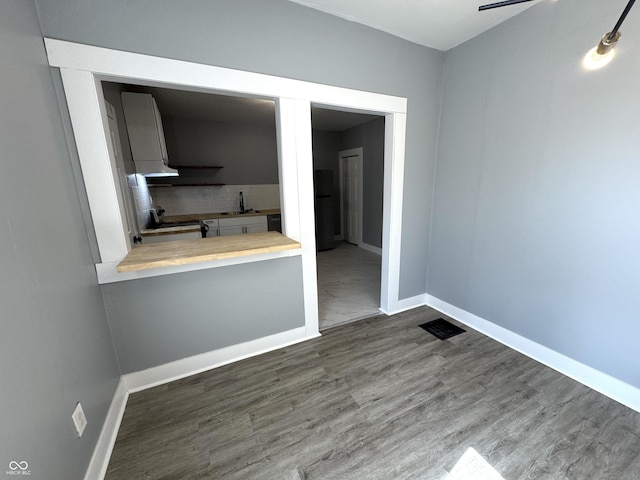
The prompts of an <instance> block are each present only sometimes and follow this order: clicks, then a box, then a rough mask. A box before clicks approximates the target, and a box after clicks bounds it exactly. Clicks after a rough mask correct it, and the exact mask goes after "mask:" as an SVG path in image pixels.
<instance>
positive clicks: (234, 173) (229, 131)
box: [162, 115, 278, 185]
mask: <svg viewBox="0 0 640 480" xmlns="http://www.w3.org/2000/svg"><path fill="white" fill-rule="evenodd" d="M162 125H163V127H164V131H165V138H166V140H167V152H168V155H169V159H170V163H171V164H172V165H208V166H221V167H223V168H221V169H219V170H217V169H197V170H181V171H180V177H179V178H175V179H172V180H171V183H173V184H180V183H197V182H198V181H203V182H205V183H224V184H226V185H264V184H275V183H278V146H277V144H276V140H277V137H276V127H275V122H274V124H273V125H271V126H269V125H260V124H257V123H249V122H218V121H212V120H202V119H193V118H180V117H174V116H167V115H163V116H162Z"/></svg>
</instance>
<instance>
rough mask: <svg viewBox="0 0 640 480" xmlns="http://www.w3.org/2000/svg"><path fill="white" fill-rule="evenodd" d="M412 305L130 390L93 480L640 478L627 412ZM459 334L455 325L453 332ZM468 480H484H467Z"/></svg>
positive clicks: (639, 419)
mask: <svg viewBox="0 0 640 480" xmlns="http://www.w3.org/2000/svg"><path fill="white" fill-rule="evenodd" d="M440 316H441V315H440V314H438V313H437V312H435V311H433V310H430V309H428V308H419V309H416V310H412V311H409V312H405V313H402V314H399V315H395V316H393V317H385V316H378V317H375V318H372V319H370V320H363V321H360V322H356V323H353V324H349V325H345V326H342V327H337V328H334V329H331V330H329V331H327V332H325V333H324V335H323V336H322V337H321V338H318V339H314V340H311V341H308V342H305V343H302V344H298V345H294V346H292V347H289V348H285V349H282V350H278V351H276V352H271V353H268V354H265V355H261V356H259V357H255V358H252V359H248V360H244V361H242V362H238V363H235V364H233V365H228V366H225V367H221V368H218V369H215V370H212V371H209V372H206V373H203V374H199V375H195V376H192V377H189V378H187V379H183V380H179V381H176V382H172V383H170V384H167V385H163V386H159V387H156V388H153V389H149V390H146V391H143V392H140V393H136V394H133V395H131V397H130V398H129V402H128V404H127V408H126V411H125V415H124V418H123V422H122V426H121V429H120V432H119V434H118V438H117V441H116V445H115V448H114V451H113V455H112V458H111V462H110V464H109V469H108V472H107V476H106V478H107V479H108V480H119V479H127V480H129V479H165V480H166V479H202V478H216V479H278V480H280V479H285V480H292V479H296V480H299V479H332V480H337V479H438V480H444V479H445V478H446V475H447V472H449V471H451V469H452V468H453V467H454V465H455V464H456V462H457V461H458V460H459V459H460V457H461V456H462V455H463V453H464V452H465V451H466V450H467V448H469V447H472V448H474V449H475V450H476V451H477V452H478V453H479V454H480V455H482V456H483V457H484V458H485V459H486V460H487V461H488V462H489V463H490V464H491V465H492V466H493V468H494V469H495V470H496V471H497V472H498V473H499V474H500V475H502V477H503V478H504V479H505V480H520V479H563V480H564V479H579V480H584V479H598V480H601V479H616V480H625V479H629V480H637V479H640V414H638V413H636V412H634V411H632V410H630V409H628V408H626V407H623V406H621V405H619V404H618V403H616V402H614V401H612V400H609V399H608V398H606V397H604V396H603V395H600V394H599V393H596V392H594V391H593V390H590V389H589V388H586V387H584V386H583V385H581V384H579V383H577V382H575V381H573V380H570V379H568V378H566V377H564V376H563V375H561V374H559V373H557V372H555V371H553V370H551V369H549V368H547V367H544V366H542V365H540V364H538V363H537V362H535V361H533V360H531V359H529V358H527V357H525V356H523V355H521V354H519V353H517V352H515V351H513V350H510V349H509V348H506V347H504V346H502V345H501V344H499V343H497V342H495V341H493V340H491V339H489V338H487V337H485V336H484V335H482V334H480V333H478V332H475V331H473V330H470V329H468V328H467V332H466V333H463V334H461V335H459V336H456V337H452V338H451V339H449V340H445V341H441V340H438V339H436V338H435V337H433V336H431V335H430V334H429V333H427V332H425V331H424V330H422V329H421V328H419V327H418V325H419V324H421V323H424V322H426V321H428V320H432V319H434V318H437V317H440ZM464 328H466V327H464ZM473 478H474V480H482V479H481V478H478V477H473Z"/></svg>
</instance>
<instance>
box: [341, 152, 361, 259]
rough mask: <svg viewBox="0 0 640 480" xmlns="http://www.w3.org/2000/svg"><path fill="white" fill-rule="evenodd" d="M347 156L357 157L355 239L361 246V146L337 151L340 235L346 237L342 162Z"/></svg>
mask: <svg viewBox="0 0 640 480" xmlns="http://www.w3.org/2000/svg"><path fill="white" fill-rule="evenodd" d="M347 157H358V163H359V165H358V167H359V168H358V190H359V193H360V202H359V207H358V238H357V239H356V241H357V245H358V246H359V247H361V246H362V212H363V210H364V205H363V201H364V199H363V197H364V192H363V187H364V180H363V175H364V174H363V168H364V161H363V148H362V147H358V148H350V149H349V150H341V151H340V152H338V166H339V169H340V172H339V174H340V235H341V236H342V238H343V239H345V238H346V234H345V230H344V222H345V217H344V163H345V159H346V158H347Z"/></svg>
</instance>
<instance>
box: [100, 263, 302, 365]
mask: <svg viewBox="0 0 640 480" xmlns="http://www.w3.org/2000/svg"><path fill="white" fill-rule="evenodd" d="M300 261H301V260H300V257H290V258H283V259H278V260H269V261H264V262H257V263H253V264H244V265H234V266H231V267H221V268H215V269H211V270H200V271H197V272H189V273H182V274H174V275H168V276H164V277H152V278H147V279H141V280H133V281H128V282H120V283H113V284H109V285H104V286H103V292H104V298H105V304H106V306H107V311H108V313H109V321H110V324H111V331H112V332H113V340H114V345H115V347H116V350H117V353H118V360H119V361H120V367H121V369H122V372H123V373H129V372H135V371H138V370H143V369H145V368H149V367H153V366H156V365H161V364H163V363H167V362H171V361H173V360H179V359H181V358H185V357H189V356H191V355H197V354H199V353H204V352H208V351H210V350H216V349H218V348H222V347H226V346H229V345H234V344H238V343H242V342H245V341H248V340H254V339H257V338H260V337H265V336H267V335H271V334H274V333H278V332H283V331H286V330H290V329H293V328H296V327H302V326H304V305H303V301H302V275H301V267H300Z"/></svg>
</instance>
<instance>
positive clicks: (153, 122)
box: [121, 92, 178, 177]
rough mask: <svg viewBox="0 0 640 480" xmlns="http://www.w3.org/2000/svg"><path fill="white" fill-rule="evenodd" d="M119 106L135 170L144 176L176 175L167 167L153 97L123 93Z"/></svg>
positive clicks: (160, 127) (164, 146) (165, 149)
mask: <svg viewBox="0 0 640 480" xmlns="http://www.w3.org/2000/svg"><path fill="white" fill-rule="evenodd" d="M121 97H122V108H123V109H124V118H125V121H126V123H127V133H128V134H129V143H130V144H131V154H132V156H133V161H134V163H135V164H136V173H139V174H140V175H144V176H145V177H175V176H177V175H178V171H177V170H175V169H173V168H170V167H169V166H168V165H169V158H168V155H167V146H166V144H165V140H164V130H163V128H162V118H161V117H160V112H159V111H158V106H157V105H156V101H155V99H154V98H153V97H152V96H151V95H150V94H148V93H133V92H122V94H121Z"/></svg>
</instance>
